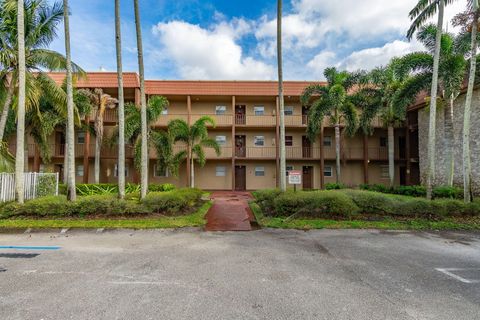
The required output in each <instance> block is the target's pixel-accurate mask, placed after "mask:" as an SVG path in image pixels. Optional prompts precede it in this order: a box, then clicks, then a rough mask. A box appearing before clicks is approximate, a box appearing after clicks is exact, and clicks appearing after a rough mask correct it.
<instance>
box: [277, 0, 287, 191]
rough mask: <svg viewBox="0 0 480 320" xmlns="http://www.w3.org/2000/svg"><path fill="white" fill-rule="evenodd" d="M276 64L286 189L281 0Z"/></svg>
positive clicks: (282, 183) (282, 175)
mask: <svg viewBox="0 0 480 320" xmlns="http://www.w3.org/2000/svg"><path fill="white" fill-rule="evenodd" d="M277 2H278V3H277V65H278V99H279V104H280V110H279V111H280V190H282V191H283V192H285V191H287V174H286V169H287V163H286V159H285V101H284V98H283V63H282V0H277Z"/></svg>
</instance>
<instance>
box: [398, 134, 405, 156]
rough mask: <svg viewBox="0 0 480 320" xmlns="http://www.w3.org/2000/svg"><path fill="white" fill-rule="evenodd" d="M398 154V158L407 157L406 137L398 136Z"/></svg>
mask: <svg viewBox="0 0 480 320" xmlns="http://www.w3.org/2000/svg"><path fill="white" fill-rule="evenodd" d="M398 155H399V156H400V159H405V158H407V139H406V138H405V137H398Z"/></svg>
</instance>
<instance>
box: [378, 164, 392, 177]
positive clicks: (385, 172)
mask: <svg viewBox="0 0 480 320" xmlns="http://www.w3.org/2000/svg"><path fill="white" fill-rule="evenodd" d="M380 170H381V171H380V178H382V179H388V178H389V177H390V173H389V172H388V166H380Z"/></svg>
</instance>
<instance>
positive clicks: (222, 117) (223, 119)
mask: <svg viewBox="0 0 480 320" xmlns="http://www.w3.org/2000/svg"><path fill="white" fill-rule="evenodd" d="M204 116H209V117H211V118H212V119H213V120H214V121H215V126H216V127H230V126H232V115H231V114H192V123H194V122H195V121H197V120H198V119H200V118H201V117H204Z"/></svg>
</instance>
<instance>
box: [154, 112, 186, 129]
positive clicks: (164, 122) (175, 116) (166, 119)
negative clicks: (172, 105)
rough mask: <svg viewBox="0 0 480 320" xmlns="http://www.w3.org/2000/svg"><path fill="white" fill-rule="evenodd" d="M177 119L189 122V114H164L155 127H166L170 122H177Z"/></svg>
mask: <svg viewBox="0 0 480 320" xmlns="http://www.w3.org/2000/svg"><path fill="white" fill-rule="evenodd" d="M175 119H182V120H185V121H187V120H188V115H187V114H162V115H161V116H160V117H159V118H158V120H157V122H156V123H155V125H157V126H162V127H166V126H167V125H168V123H169V122H170V121H172V120H175Z"/></svg>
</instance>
